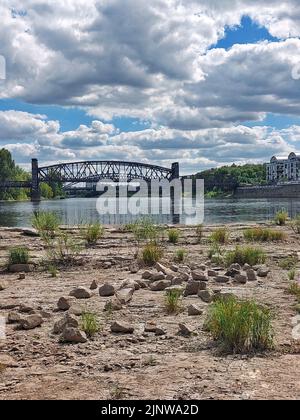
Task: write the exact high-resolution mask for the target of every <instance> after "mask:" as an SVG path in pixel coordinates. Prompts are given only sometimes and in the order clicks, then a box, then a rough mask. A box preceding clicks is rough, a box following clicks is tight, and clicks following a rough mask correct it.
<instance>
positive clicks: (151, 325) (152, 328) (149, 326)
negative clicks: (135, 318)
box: [144, 321, 157, 333]
mask: <svg viewBox="0 0 300 420" xmlns="http://www.w3.org/2000/svg"><path fill="white" fill-rule="evenodd" d="M156 329H157V325H156V322H155V321H148V322H146V324H145V329H144V331H145V333H155V332H156Z"/></svg>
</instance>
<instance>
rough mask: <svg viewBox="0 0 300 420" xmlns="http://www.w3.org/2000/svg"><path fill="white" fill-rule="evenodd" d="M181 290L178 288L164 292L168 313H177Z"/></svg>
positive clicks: (179, 306)
mask: <svg viewBox="0 0 300 420" xmlns="http://www.w3.org/2000/svg"><path fill="white" fill-rule="evenodd" d="M181 299H182V292H181V291H180V290H178V289H173V290H168V291H167V292H166V299H165V307H166V311H167V313H168V314H174V313H178V312H179V311H180V309H181Z"/></svg>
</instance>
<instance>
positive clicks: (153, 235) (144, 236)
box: [126, 217, 163, 243]
mask: <svg viewBox="0 0 300 420" xmlns="http://www.w3.org/2000/svg"><path fill="white" fill-rule="evenodd" d="M126 228H127V230H129V231H130V232H132V233H133V235H134V237H135V240H136V241H137V242H138V243H140V242H143V241H151V242H153V241H157V240H158V238H159V235H160V234H162V232H163V229H162V227H161V226H157V225H155V224H154V223H153V221H152V220H151V219H150V218H146V217H145V218H142V219H140V220H137V221H136V222H134V223H131V224H128V225H126Z"/></svg>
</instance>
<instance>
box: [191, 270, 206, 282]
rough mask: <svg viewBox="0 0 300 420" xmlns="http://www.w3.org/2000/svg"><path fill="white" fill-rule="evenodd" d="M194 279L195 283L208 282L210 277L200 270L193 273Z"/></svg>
mask: <svg viewBox="0 0 300 420" xmlns="http://www.w3.org/2000/svg"><path fill="white" fill-rule="evenodd" d="M192 277H193V280H195V281H208V276H207V275H206V274H205V273H204V272H203V271H200V270H195V271H192Z"/></svg>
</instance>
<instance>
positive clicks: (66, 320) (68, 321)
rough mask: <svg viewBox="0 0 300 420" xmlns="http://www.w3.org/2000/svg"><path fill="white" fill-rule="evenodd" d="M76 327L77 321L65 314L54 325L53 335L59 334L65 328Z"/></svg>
mask: <svg viewBox="0 0 300 420" xmlns="http://www.w3.org/2000/svg"><path fill="white" fill-rule="evenodd" d="M78 326H79V323H78V321H77V319H76V318H75V317H74V316H72V315H70V314H68V313H67V314H66V315H65V316H64V317H63V318H61V319H60V320H58V321H57V322H56V323H55V324H54V327H53V334H61V333H62V332H63V330H64V329H65V328H66V327H72V328H78Z"/></svg>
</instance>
